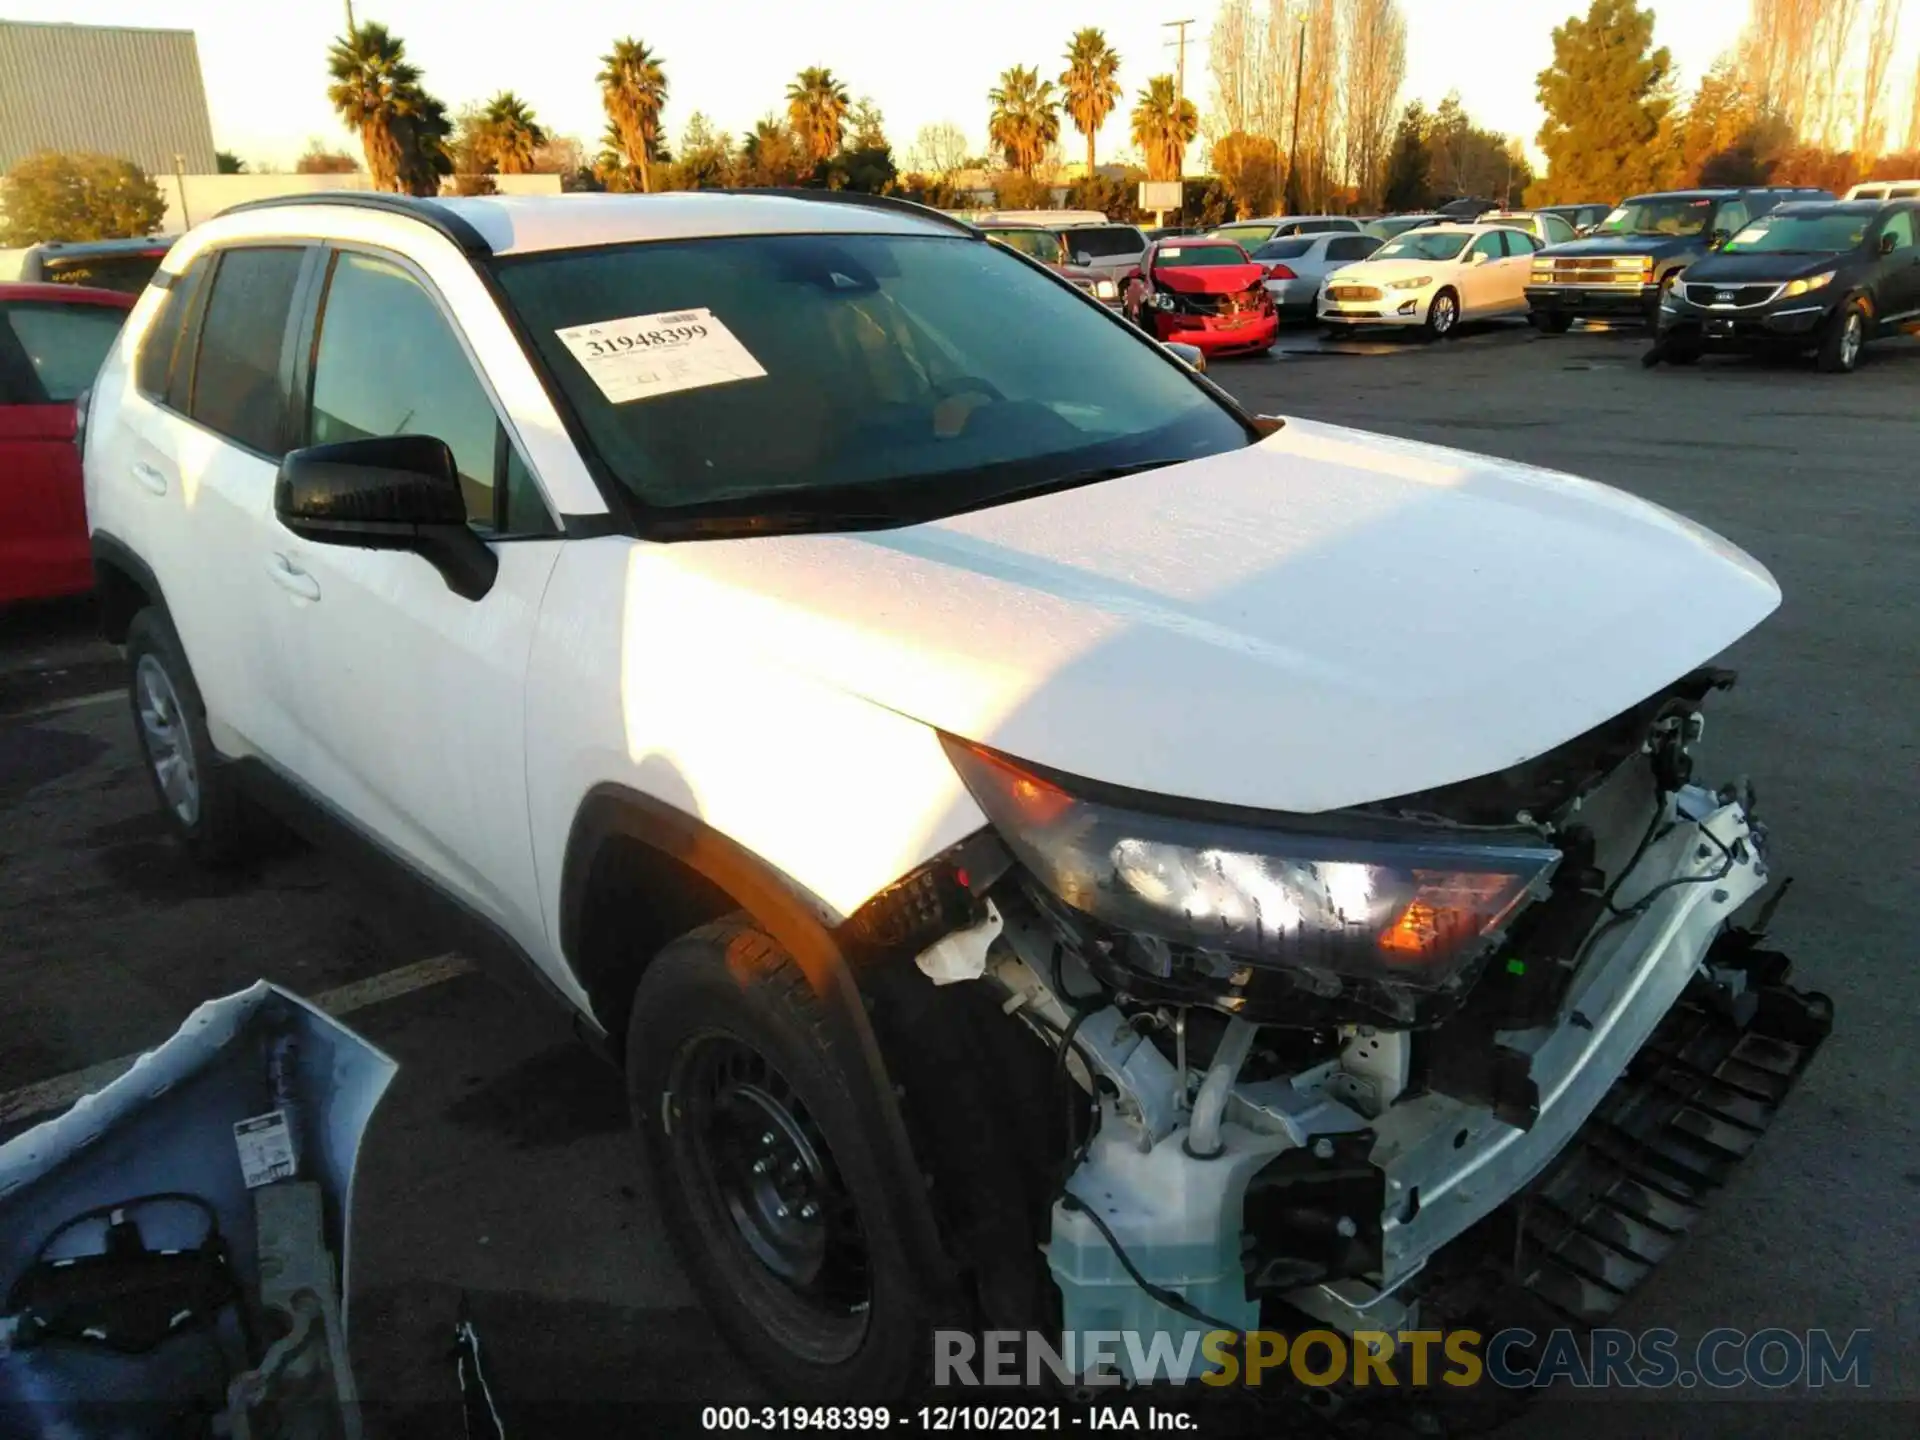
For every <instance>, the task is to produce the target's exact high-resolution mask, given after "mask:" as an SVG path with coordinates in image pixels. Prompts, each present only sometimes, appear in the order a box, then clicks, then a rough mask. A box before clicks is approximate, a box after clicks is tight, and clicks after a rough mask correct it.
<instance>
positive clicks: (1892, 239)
mask: <svg viewBox="0 0 1920 1440" xmlns="http://www.w3.org/2000/svg"><path fill="white" fill-rule="evenodd" d="M1899 248H1900V237H1899V236H1898V235H1894V234H1891V233H1889V234H1886V235H1882V236H1881V237H1880V253H1881V254H1882V255H1891V254H1892V253H1893V252H1894V251H1895V250H1898V249H1899Z"/></svg>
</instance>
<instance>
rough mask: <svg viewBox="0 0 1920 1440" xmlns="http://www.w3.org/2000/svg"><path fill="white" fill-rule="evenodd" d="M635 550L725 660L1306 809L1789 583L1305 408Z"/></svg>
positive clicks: (1443, 760) (1535, 716)
mask: <svg viewBox="0 0 1920 1440" xmlns="http://www.w3.org/2000/svg"><path fill="white" fill-rule="evenodd" d="M644 548H646V549H649V550H651V551H652V553H651V555H650V556H649V557H648V560H649V561H650V562H651V563H649V564H647V565H646V567H645V568H646V570H647V571H648V572H649V573H650V574H651V576H652V586H653V587H654V594H655V599H656V601H661V602H670V603H672V604H673V605H674V607H675V608H674V609H673V610H672V611H671V612H670V613H675V614H677V615H680V616H682V617H684V618H683V623H684V624H685V625H686V626H687V627H688V629H687V631H685V632H683V633H684V634H685V635H686V636H687V637H688V638H692V637H694V636H697V637H698V638H699V642H700V643H701V644H703V645H705V644H711V645H713V646H714V647H716V649H717V651H718V652H719V653H726V654H741V653H742V652H748V653H751V654H753V655H754V656H755V657H756V660H757V663H759V664H772V665H777V666H783V667H787V668H789V669H792V670H796V671H800V672H802V673H804V674H805V675H806V676H808V677H809V678H810V679H812V680H815V681H818V682H820V683H823V684H826V685H829V686H832V687H835V688H838V689H842V690H845V691H847V692H850V693H852V694H856V695H859V696H863V697H865V698H866V699H868V700H871V701H873V702H874V703H876V704H879V705H882V706H885V707H887V708H888V709H890V710H893V711H896V712H898V713H900V714H903V715H907V716H910V717H913V718H914V719H917V720H919V721H922V722H924V723H925V724H928V725H932V726H937V727H939V728H940V729H943V730H947V731H950V732H952V733H955V734H958V735H962V736H965V737H968V738H970V739H974V740H978V741H981V742H983V743H985V744H988V745H992V746H994V747H995V748H997V749H1000V750H1003V751H1006V752H1007V753H1009V754H1012V755H1015V756H1020V757H1024V758H1027V759H1030V760H1034V761H1038V762H1041V763H1043V764H1045V765H1049V766H1053V767H1055V768H1057V769H1060V770H1063V771H1067V772H1069V773H1072V774H1076V775H1083V776H1088V777H1092V778H1095V779H1099V780H1104V781H1108V782H1111V783H1114V784H1118V785H1125V786H1131V787H1134V788H1136V789H1140V790H1147V791H1155V792H1160V793H1163V794H1168V795H1180V796H1188V797H1194V798H1199V799H1205V800H1213V801H1221V802H1226V803H1231V804H1238V805H1247V806H1255V807H1259V808H1263V809H1273V810H1282V811H1293V812H1299V813H1311V812H1316V811H1323V810H1332V809H1337V808H1340V807H1343V806H1349V805H1355V804H1359V803H1361V802H1365V801H1370V800H1379V799H1385V798H1388V797H1391V796H1395V795H1403V794H1407V793H1409V792H1412V791H1417V790H1424V789H1428V788H1430V787H1433V786H1438V785H1442V784H1446V783H1449V782H1452V781H1457V780H1464V779H1469V778H1471V777H1474V776H1478V775H1484V774H1488V773H1491V772H1493V771H1496V770H1500V769H1504V768H1505V767H1507V766H1509V765H1513V764H1516V763H1517V762H1519V761H1521V760H1524V759H1527V758H1529V757H1531V756H1534V755H1537V754H1539V753H1541V752H1542V751H1545V750H1548V749H1551V748H1552V747H1554V746H1555V745H1557V744H1559V743H1561V742H1562V741H1565V740H1568V739H1571V738H1572V737H1573V736H1575V735H1578V734H1580V733H1581V732H1583V731H1585V730H1587V729H1589V728H1591V727H1592V726H1594V725H1596V724H1598V723H1599V722H1601V721H1603V720H1606V719H1609V718H1610V717H1612V716H1614V715H1616V714H1618V713H1619V712H1620V711H1622V710H1624V709H1626V708H1627V707H1629V706H1630V705H1633V704H1634V703H1636V702H1637V701H1640V700H1642V699H1645V698H1646V697H1647V696H1649V695H1651V694H1653V693H1654V692H1655V691H1656V690H1658V689H1660V688H1661V687H1662V686H1664V685H1665V684H1667V683H1668V682H1669V681H1672V680H1674V679H1676V678H1677V677H1679V676H1680V675H1682V674H1684V673H1686V672H1687V671H1688V670H1689V669H1691V668H1693V667H1694V666H1696V665H1699V664H1701V663H1702V662H1704V661H1706V660H1708V659H1710V658H1712V657H1713V656H1714V655H1716V654H1718V653H1719V652H1720V651H1721V650H1723V649H1725V648H1726V647H1727V646H1728V645H1730V644H1731V643H1732V642H1733V641H1735V640H1737V639H1738V638H1739V637H1740V636H1742V635H1744V634H1745V633H1746V632H1747V631H1748V630H1750V629H1752V628H1753V627H1754V626H1755V625H1756V624H1757V623H1758V622H1759V621H1760V620H1761V619H1762V618H1764V617H1765V616H1766V615H1767V614H1768V613H1769V612H1770V611H1771V610H1772V609H1773V608H1774V607H1775V606H1776V605H1777V604H1778V603H1779V600H1780V592H1779V589H1778V587H1777V586H1776V585H1775V584H1774V582H1773V579H1772V577H1771V576H1769V575H1768V574H1767V572H1766V571H1765V570H1764V569H1763V568H1762V567H1761V566H1760V565H1759V564H1758V563H1756V562H1755V561H1754V560H1752V559H1751V558H1750V557H1748V556H1747V555H1745V554H1743V553H1742V552H1741V551H1739V550H1738V549H1736V548H1735V547H1734V546H1732V545H1730V544H1728V543H1727V542H1726V541H1724V540H1722V539H1720V538H1719V537H1718V536H1716V535H1714V534H1712V533H1711V532H1709V531H1707V530H1705V529H1702V528H1701V527H1699V526H1697V525H1695V524H1693V523H1691V522H1690V521H1687V520H1685V519H1682V518H1680V517H1679V516H1676V515H1673V514H1671V513H1669V512H1668V511H1665V510H1662V509H1660V508H1658V507H1656V506H1653V505H1649V504H1646V503H1644V502H1642V501H1639V500H1635V499H1633V498H1631V497H1629V496H1627V495H1624V494H1621V493H1620V492H1618V491H1615V490H1611V489H1608V488H1607V487H1605V486H1602V485H1598V484H1594V483H1592V482H1590V481H1584V480H1579V479H1576V478H1574V477H1572V476H1568V475H1562V474H1558V473H1555V472H1551V471H1546V470H1538V469H1534V468H1532V467H1529V466H1524V465H1517V464H1511V463H1508V462H1505V461H1499V460H1493V459H1489V458H1487V457H1484V456H1479V455H1471V454H1467V453H1465V452H1462V451H1456V450H1446V449H1441V448H1438V447H1434V446H1428V445H1419V444H1414V443H1411V442H1407V441H1400V440H1393V439H1388V438H1385V437H1382V436H1377V435H1370V434H1365V433H1363V432H1360V431H1354V430H1346V429H1341V428H1337V427H1334V426H1329V425H1321V424H1316V423H1313V422H1310V421H1301V420H1290V421H1288V422H1287V424H1286V426H1285V428H1283V429H1282V430H1280V431H1279V432H1278V433H1276V434H1275V435H1273V436H1271V437H1269V438H1268V439H1266V440H1265V441H1263V442H1261V443H1260V444H1259V445H1256V446H1252V447H1249V448H1247V449H1244V450H1238V451H1234V452H1232V453H1229V454H1225V455H1218V456H1214V457H1212V458H1210V459H1205V460H1197V461H1192V462H1189V463H1186V464H1181V465H1174V466H1169V467H1167V468H1164V469H1159V470H1153V471H1149V472H1147V473H1144V474H1140V475H1135V476H1131V477H1128V478H1124V479H1119V480H1113V481H1108V482H1106V483H1103V484H1097V485H1087V486H1083V487H1080V488H1078V489H1073V490H1068V491H1062V492H1059V493H1057V494H1053V495H1046V496H1040V497H1038V498H1035V499H1031V500H1026V501H1022V502H1019V503H1017V504H1008V505H1001V506H996V507H994V508H991V509H986V510H980V511H976V512H974V513H972V514H968V515H962V516H957V517H955V518H952V519H948V520H942V521H937V522H935V523H932V524H926V525H917V526H913V527H910V528H906V529H899V530H881V531H871V532H863V533H857V534H839V535H803V536H787V537H770V538H755V539H743V540H734V541H722V542H708V543H701V544H686V545H673V546H665V547H658V548H654V547H644ZM656 566H658V567H659V568H655V567H656ZM669 576H670V577H671V578H669ZM680 607H685V608H680ZM656 613H658V612H656ZM766 723H768V724H773V725H777V724H779V723H780V721H779V717H778V716H767V717H766Z"/></svg>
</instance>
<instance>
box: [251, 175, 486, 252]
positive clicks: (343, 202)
mask: <svg viewBox="0 0 1920 1440" xmlns="http://www.w3.org/2000/svg"><path fill="white" fill-rule="evenodd" d="M291 205H325V206H340V207H342V208H345V209H349V210H378V211H381V212H382V213H383V214H387V215H404V216H406V217H407V218H408V219H409V220H418V221H419V222H420V223H421V224H422V225H425V226H426V227H428V228H429V229H431V230H437V231H439V232H440V234H442V235H444V236H446V238H447V239H449V240H451V241H452V242H453V243H454V244H455V245H456V246H458V247H459V249H460V253H461V254H463V255H466V256H468V257H469V258H472V257H475V256H482V255H491V254H493V247H492V246H491V245H489V244H488V243H487V241H486V238H485V237H484V236H483V235H481V233H480V232H479V231H478V230H476V229H474V228H473V226H472V225H470V224H468V223H467V221H466V220H465V219H463V218H462V217H461V216H459V215H456V214H454V213H453V211H451V210H449V209H447V207H446V206H444V205H442V204H440V203H439V202H438V201H437V200H432V199H429V198H427V197H426V196H421V195H390V194H388V193H387V192H386V191H384V190H315V191H312V192H311V193H309V194H305V195H270V196H268V197H267V198H266V199H264V200H243V201H241V202H240V203H239V204H238V205H229V206H228V207H227V208H226V209H224V210H222V211H221V212H220V214H221V215H241V214H245V213H246V212H248V211H250V210H282V209H285V208H287V207H288V206H291ZM214 218H216V219H218V218H219V216H216V217H214Z"/></svg>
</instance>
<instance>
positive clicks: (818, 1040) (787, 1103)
mask: <svg viewBox="0 0 1920 1440" xmlns="http://www.w3.org/2000/svg"><path fill="white" fill-rule="evenodd" d="M825 1007H826V1002H824V1001H822V1000H821V999H820V997H818V996H816V995H815V994H814V993H813V990H812V987H811V986H809V985H808V983H807V980H806V977H805V976H804V975H803V974H802V973H801V971H800V967H799V966H798V965H797V964H796V963H795V962H794V960H793V957H792V956H790V955H789V954H788V953H787V952H786V950H784V949H783V948H782V947H781V946H780V944H779V943H778V942H777V941H775V940H774V939H773V938H772V937H771V936H769V935H767V934H766V933H765V932H763V931H761V930H760V929H758V928H757V927H756V926H755V925H754V924H753V923H752V922H751V921H750V920H748V919H747V918H746V917H745V916H741V915H735V916H731V917H729V918H727V919H724V920H718V921H715V922H713V923H712V924H709V925H703V926H701V927H700V928H699V929H697V930H694V931H691V932H690V933H688V934H686V935H683V936H682V937H681V938H680V939H678V940H675V941H674V942H673V943H672V944H670V945H668V946H667V947H666V948H665V949H664V950H662V951H661V952H660V953H659V955H657V956H656V957H655V958H654V960H653V962H652V963H651V964H650V965H649V966H648V967H647V970H646V973H645V975H644V976H643V977H642V978H641V982H640V987H639V990H638V992H637V993H636V994H635V996H634V1001H633V1009H632V1012H631V1014H630V1017H629V1020H628V1026H627V1096H628V1101H629V1104H630V1105H631V1108H632V1112H633V1121H634V1127H635V1129H636V1130H637V1131H638V1132H639V1138H640V1149H641V1153H642V1155H643V1157H644V1159H645V1162H646V1167H647V1171H648V1178H649V1181H650V1186H651V1190H652V1193H653V1195H654V1196H655V1198H656V1203H657V1204H658V1205H659V1206H660V1208H661V1211H662V1213H663V1215H664V1217H665V1220H666V1225H667V1231H668V1233H669V1234H670V1235H671V1236H672V1237H673V1242H674V1245H675V1247H676V1250H677V1252H678V1254H679V1257H680V1259H681V1262H682V1263H683V1264H684V1265H685V1266H686V1268H687V1272H688V1274H689V1275H690V1276H691V1277H692V1280H693V1283H694V1286H695V1288H696V1289H697V1290H698V1291H699V1293H700V1295H701V1298H702V1299H703V1300H704V1301H705V1302H706V1305H707V1309H708V1312H709V1313H710V1314H711V1315H712V1317H713V1319H714V1321H715V1323H716V1324H717V1325H718V1326H719V1327H720V1329H721V1330H722V1331H723V1332H724V1333H725V1334H726V1335H727V1337H728V1338H729V1339H730V1340H731V1341H732V1342H733V1344H734V1345H735V1346H736V1347H737V1348H738V1349H739V1350H740V1351H741V1353H742V1354H743V1355H744V1356H746V1358H747V1359H748V1361H749V1362H750V1363H751V1365H752V1366H753V1367H754V1370H755V1371H756V1373H757V1374H758V1375H759V1376H760V1377H761V1380H762V1382H763V1383H764V1385H765V1387H766V1388H767V1390H768V1391H769V1392H770V1393H771V1394H772V1395H773V1396H774V1397H775V1398H777V1399H780V1400H796V1401H798V1400H813V1401H826V1400H841V1401H846V1400H853V1399H859V1400H860V1401H861V1402H862V1403H865V1404H875V1403H885V1402H888V1401H891V1400H897V1399H901V1398H904V1397H906V1396H908V1395H909V1394H910V1393H912V1391H913V1390H914V1388H915V1386H916V1384H917V1383H918V1381H919V1379H920V1377H921V1375H922V1372H923V1371H924V1370H925V1368H926V1364H927V1361H928V1359H929V1357H930V1356H931V1353H932V1348H931V1347H932V1339H931V1327H932V1321H931V1319H930V1311H929V1308H928V1306H927V1303H926V1302H925V1300H924V1299H923V1298H922V1296H921V1295H920V1294H919V1293H918V1292H917V1290H916V1289H915V1287H914V1284H913V1282H912V1279H911V1276H912V1274H913V1269H912V1266H911V1264H910V1262H909V1260H908V1258H907V1245H906V1242H905V1240H904V1237H903V1236H902V1235H901V1234H900V1233H899V1231H898V1229H897V1228H896V1226H895V1225H894V1223H893V1219H892V1210H891V1208H890V1206H889V1205H888V1204H887V1198H886V1195H885V1193H884V1184H885V1181H884V1179H883V1177H884V1176H885V1174H886V1169H885V1166H884V1164H883V1162H882V1161H881V1159H880V1156H879V1152H878V1148H877V1146H876V1145H875V1143H874V1138H873V1137H872V1136H870V1135H868V1134H867V1133H865V1128H864V1127H863V1126H862V1124H861V1122H860V1118H859V1111H858V1109H857V1108H856V1106H855V1104H854V1101H853V1098H852V1087H853V1086H855V1085H859V1084H864V1083H868V1082H867V1081H866V1078H865V1074H864V1071H863V1068H862V1065H861V1062H860V1060H859V1059H858V1057H856V1056H853V1055H843V1054H841V1053H839V1051H838V1050H837V1048H836V1046H835V1044H834V1042H833V1040H832V1038H831V1037H832V1035H833V1033H834V1032H833V1027H832V1026H831V1024H830V1023H829V1018H828V1016H827V1013H826V1008H825ZM720 1059H725V1060H726V1065H725V1067H724V1071H723V1079H719V1080H716V1079H714V1078H713V1076H712V1074H711V1073H710V1071H711V1067H712V1066H713V1065H714V1064H716V1063H718V1061H719V1060H720ZM755 1091H757V1092H758V1093H750V1092H755ZM764 1097H772V1098H773V1099H774V1100H775V1103H776V1104H777V1105H778V1106H779V1107H781V1108H780V1109H779V1110H778V1112H777V1113H776V1112H775V1110H773V1109H769V1108H768V1107H767V1100H766V1098H764ZM743 1114H744V1115H745V1116H746V1118H747V1120H748V1122H749V1123H748V1124H747V1125H746V1127H745V1128H746V1131H747V1132H753V1131H757V1130H759V1128H760V1126H761V1124H762V1123H763V1119H762V1117H763V1116H764V1117H772V1118H769V1119H766V1121H765V1124H766V1129H765V1131H764V1133H763V1134H761V1135H760V1136H758V1137H757V1139H756V1137H755V1136H754V1135H753V1134H752V1133H748V1134H747V1135H746V1137H745V1139H744V1142H743V1140H742V1136H741V1125H740V1123H739V1122H740V1117H741V1116H742V1115H743ZM776 1132H778V1143H777V1144H776V1143H775V1142H772V1141H767V1140H766V1139H765V1136H766V1135H774V1134H775V1133H776ZM756 1144H758V1145H759V1146H760V1147H761V1148H760V1150H759V1151H758V1152H757V1153H756V1158H753V1159H752V1160H751V1161H749V1159H748V1152H749V1151H750V1150H753V1149H754V1147H755V1146H756ZM763 1162H766V1163H763ZM803 1162H804V1163H803ZM769 1167H770V1168H769ZM763 1170H767V1171H768V1173H770V1174H771V1175H772V1177H773V1178H772V1179H767V1178H765V1176H764V1175H763V1174H762V1171H763ZM776 1185H778V1186H779V1187H780V1188H781V1192H782V1194H781V1196H780V1197H778V1198H777V1199H776V1198H775V1197H773V1196H772V1195H771V1194H770V1192H771V1191H772V1189H773V1187H775V1186H776ZM743 1192H745V1193H743ZM796 1197H801V1198H802V1199H805V1201H806V1203H800V1202H799V1200H797V1199H796ZM807 1197H811V1198H807ZM789 1201H793V1202H794V1204H793V1208H792V1209H789V1208H786V1207H787V1205H788V1202H789ZM807 1204H811V1205H812V1206H813V1209H814V1213H813V1214H812V1215H809V1214H808V1213H807V1208H806V1206H807ZM776 1210H777V1213H778V1219H777V1220H776V1219H774V1218H773V1217H774V1213H775V1211H776ZM743 1216H744V1217H745V1218H742V1217H743ZM797 1217H804V1219H805V1222H806V1223H801V1220H800V1219H799V1218H797ZM794 1237H799V1238H797V1239H796V1238H794ZM816 1240H817V1245H816V1243H815V1242H816ZM789 1241H791V1243H788V1242H789ZM856 1249H859V1250H861V1251H863V1253H862V1254H861V1255H860V1256H858V1257H855V1253H854V1252H855V1250H856ZM769 1252H772V1255H773V1258H772V1259H769V1258H768V1255H769ZM796 1256H798V1257H799V1259H798V1261H796V1260H795V1257H796ZM856 1258H857V1260H858V1263H855V1261H856ZM781 1264H784V1265H786V1266H787V1267H788V1268H789V1269H793V1270H799V1271H802V1272H805V1273H802V1274H801V1275H799V1276H797V1277H796V1276H789V1277H788V1278H783V1277H782V1276H781V1275H780V1274H779V1273H778V1270H777V1269H776V1268H775V1267H776V1265H781ZM809 1265H811V1266H813V1267H815V1268H813V1269H812V1270H810V1271H809V1270H807V1267H808V1266H809ZM796 1278H798V1279H802V1280H804V1281H805V1282H806V1283H805V1284H804V1285H801V1284H796V1283H795V1281H796ZM809 1289H810V1290H811V1291H812V1292H813V1293H811V1294H809V1293H805V1292H806V1291H807V1290H809Z"/></svg>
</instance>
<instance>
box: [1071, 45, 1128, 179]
mask: <svg viewBox="0 0 1920 1440" xmlns="http://www.w3.org/2000/svg"><path fill="white" fill-rule="evenodd" d="M1119 76H1120V56H1119V53H1118V52H1117V51H1115V49H1114V48H1113V47H1112V46H1111V45H1109V44H1107V37H1106V33H1105V32H1104V31H1101V30H1096V29H1094V28H1092V27H1091V26H1089V27H1088V28H1087V29H1085V30H1079V31H1076V32H1075V33H1074V37H1073V39H1072V41H1070V42H1069V43H1068V45H1067V68H1066V70H1065V71H1064V72H1063V73H1062V74H1061V76H1060V90H1061V94H1062V95H1063V96H1064V97H1065V99H1066V104H1067V113H1068V114H1069V115H1071V116H1072V117H1073V128H1074V129H1076V130H1078V131H1079V132H1080V133H1081V134H1082V135H1084V136H1086V137H1087V178H1088V179H1089V180H1091V179H1092V178H1093V141H1094V137H1095V136H1096V135H1098V134H1099V133H1100V127H1101V126H1102V125H1104V124H1106V123H1107V117H1108V116H1109V115H1111V114H1112V113H1113V107H1114V106H1116V105H1118V104H1119V103H1120V78H1119Z"/></svg>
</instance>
